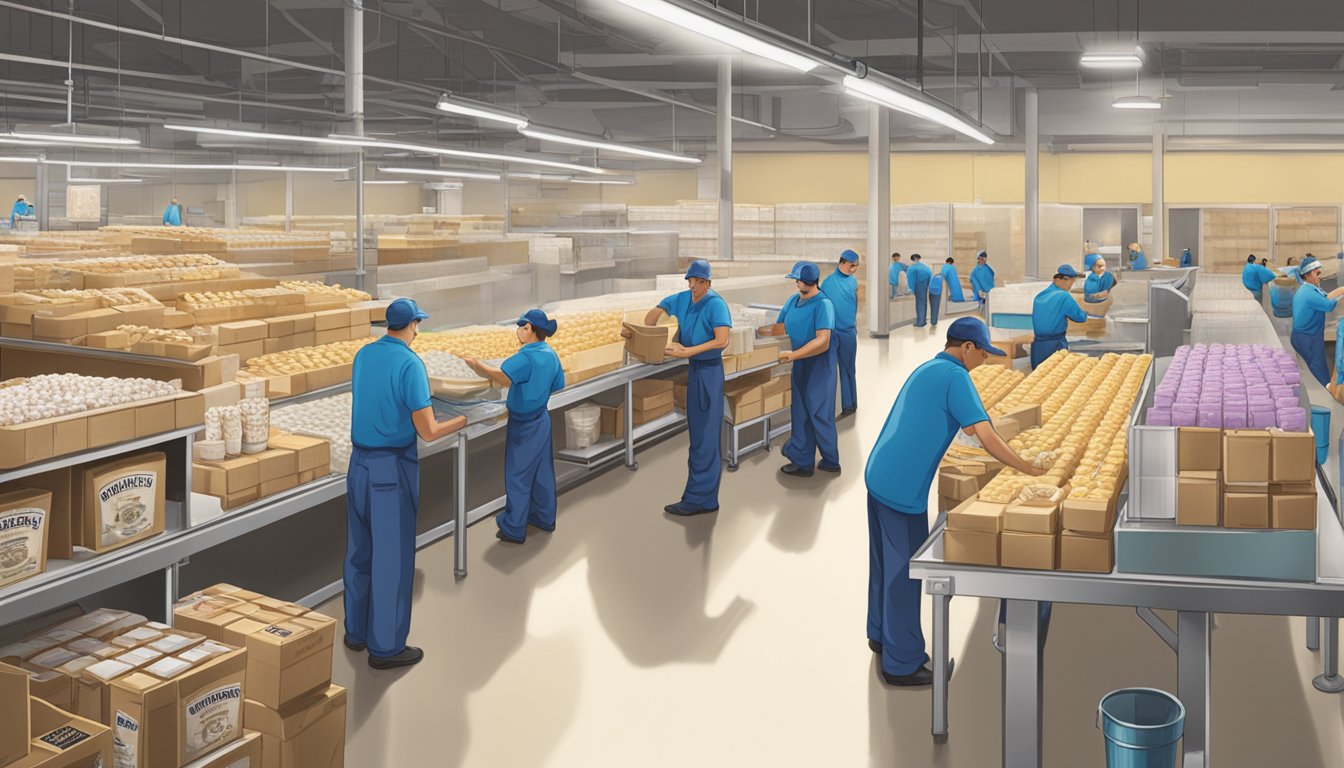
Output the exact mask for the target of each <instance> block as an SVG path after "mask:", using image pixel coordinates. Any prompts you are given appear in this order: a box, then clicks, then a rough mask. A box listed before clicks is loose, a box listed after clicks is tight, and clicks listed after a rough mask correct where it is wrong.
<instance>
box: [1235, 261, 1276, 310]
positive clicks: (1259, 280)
mask: <svg viewBox="0 0 1344 768" xmlns="http://www.w3.org/2000/svg"><path fill="white" fill-rule="evenodd" d="M1276 278H1278V274H1277V273H1276V272H1275V271H1274V270H1272V269H1270V268H1269V267H1267V266H1265V264H1264V260H1263V259H1262V260H1261V263H1259V264H1257V263H1255V254H1254V253H1252V254H1251V255H1250V256H1247V257H1246V266H1244V267H1242V268H1241V284H1242V286H1243V287H1244V288H1245V289H1246V290H1248V291H1250V292H1251V295H1252V296H1254V297H1255V300H1256V301H1264V298H1265V286H1266V285H1269V284H1270V283H1272V282H1274V280H1275V279H1276Z"/></svg>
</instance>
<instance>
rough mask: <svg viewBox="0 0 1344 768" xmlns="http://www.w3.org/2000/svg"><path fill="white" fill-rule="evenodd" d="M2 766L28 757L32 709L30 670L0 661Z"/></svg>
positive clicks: (0, 754)
mask: <svg viewBox="0 0 1344 768" xmlns="http://www.w3.org/2000/svg"><path fill="white" fill-rule="evenodd" d="M0 716H2V717H4V721H5V727H4V728H0V765H9V764H10V763H12V762H14V761H15V760H18V759H20V758H24V757H27V756H28V750H29V747H28V741H29V739H31V738H32V734H31V733H30V732H29V727H30V725H31V722H30V714H29V711H28V673H27V672H25V671H23V670H22V669H19V668H18V667H13V666H10V665H8V664H3V663H0Z"/></svg>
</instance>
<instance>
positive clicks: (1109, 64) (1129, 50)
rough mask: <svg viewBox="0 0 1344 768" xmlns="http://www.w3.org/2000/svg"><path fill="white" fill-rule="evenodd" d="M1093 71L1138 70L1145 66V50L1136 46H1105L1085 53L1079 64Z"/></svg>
mask: <svg viewBox="0 0 1344 768" xmlns="http://www.w3.org/2000/svg"><path fill="white" fill-rule="evenodd" d="M1078 63H1079V64H1081V65H1082V66H1084V67H1088V68H1091V69H1138V68H1139V67H1141V66H1143V50H1142V49H1141V48H1139V47H1138V46H1137V45H1134V46H1119V47H1117V46H1105V47H1097V48H1094V49H1092V50H1088V51H1084V52H1083V57H1082V59H1080V60H1079V62H1078Z"/></svg>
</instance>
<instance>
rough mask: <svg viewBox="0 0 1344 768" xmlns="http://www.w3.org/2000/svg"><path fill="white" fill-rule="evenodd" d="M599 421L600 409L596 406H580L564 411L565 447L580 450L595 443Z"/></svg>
mask: <svg viewBox="0 0 1344 768" xmlns="http://www.w3.org/2000/svg"><path fill="white" fill-rule="evenodd" d="M601 421H602V409H601V408H599V407H598V406H596V405H580V406H576V407H574V408H570V409H569V410H568V411H565V447H566V448H569V449H570V450H581V449H584V448H587V447H589V446H591V445H592V444H593V443H595V442H597V440H598V438H599V437H600V436H601V429H602V427H601Z"/></svg>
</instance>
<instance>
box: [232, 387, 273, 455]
mask: <svg viewBox="0 0 1344 768" xmlns="http://www.w3.org/2000/svg"><path fill="white" fill-rule="evenodd" d="M238 413H239V415H240V416H241V418H242V429H243V438H242V440H243V444H242V450H243V453H261V452H262V451H264V450H266V443H267V441H268V440H269V439H270V436H271V403H270V401H269V400H267V399H266V398H264V397H252V398H248V399H246V400H242V401H240V402H239V403H238Z"/></svg>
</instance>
